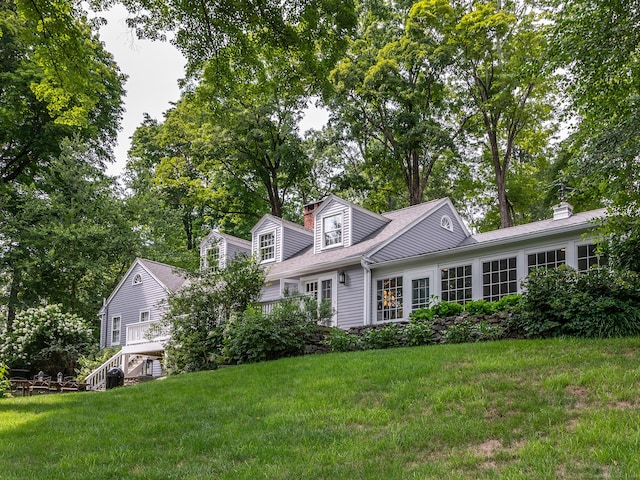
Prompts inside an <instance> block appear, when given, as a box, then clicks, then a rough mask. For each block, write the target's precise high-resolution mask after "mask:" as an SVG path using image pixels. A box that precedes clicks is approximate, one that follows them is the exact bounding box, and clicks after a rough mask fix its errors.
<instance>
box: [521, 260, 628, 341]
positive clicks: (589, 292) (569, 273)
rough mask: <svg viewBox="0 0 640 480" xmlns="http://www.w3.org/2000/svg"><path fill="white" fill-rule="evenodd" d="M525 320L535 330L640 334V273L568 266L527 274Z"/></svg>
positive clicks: (545, 333)
mask: <svg viewBox="0 0 640 480" xmlns="http://www.w3.org/2000/svg"><path fill="white" fill-rule="evenodd" d="M524 286H525V288H526V292H525V294H524V295H523V297H522V316H521V319H520V325H519V326H521V327H522V328H523V329H524V330H525V331H526V332H527V334H528V335H529V336H557V335H569V336H579V337H598V338H604V337H617V336H626V335H638V334H640V279H639V278H638V276H637V275H636V274H634V273H630V272H626V273H620V272H614V271H613V270H611V269H608V268H591V269H589V270H588V271H586V272H576V271H574V270H572V269H570V268H568V267H565V266H562V267H559V268H557V269H549V270H542V269H539V270H535V271H533V272H531V274H530V275H529V277H528V278H527V279H526V280H525V282H524Z"/></svg>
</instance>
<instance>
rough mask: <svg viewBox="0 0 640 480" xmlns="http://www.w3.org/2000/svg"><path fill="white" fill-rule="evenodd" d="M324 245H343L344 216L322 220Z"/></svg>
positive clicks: (338, 215) (333, 216) (339, 215)
mask: <svg viewBox="0 0 640 480" xmlns="http://www.w3.org/2000/svg"><path fill="white" fill-rule="evenodd" d="M322 244H323V246H325V247H331V246H332V245H342V214H341V213H339V214H337V215H331V216H329V217H324V218H323V219H322Z"/></svg>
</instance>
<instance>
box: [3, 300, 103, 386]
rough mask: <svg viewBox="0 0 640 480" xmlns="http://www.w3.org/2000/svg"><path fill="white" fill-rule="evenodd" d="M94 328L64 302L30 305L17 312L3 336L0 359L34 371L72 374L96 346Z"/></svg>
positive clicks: (13, 366) (15, 366)
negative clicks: (10, 326) (63, 308)
mask: <svg viewBox="0 0 640 480" xmlns="http://www.w3.org/2000/svg"><path fill="white" fill-rule="evenodd" d="M94 343H95V341H94V337H93V332H92V330H91V327H89V325H87V324H86V323H85V322H84V321H83V320H82V319H81V318H80V317H78V316H77V315H75V314H70V313H64V312H63V311H62V306H61V305H47V306H44V307H39V308H30V309H28V310H25V311H23V312H20V313H18V314H16V317H15V319H14V321H13V324H12V329H11V331H6V330H5V331H4V332H2V334H1V337H0V360H2V361H3V362H5V363H6V364H7V365H9V366H10V367H12V368H28V369H30V370H31V371H32V372H37V371H40V370H42V371H44V372H45V373H49V374H56V373H57V372H63V373H66V374H73V373H74V367H75V364H76V361H77V359H78V357H79V356H80V355H83V354H85V353H86V352H87V351H89V350H91V349H92V348H93V347H94Z"/></svg>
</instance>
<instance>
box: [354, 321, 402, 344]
mask: <svg viewBox="0 0 640 480" xmlns="http://www.w3.org/2000/svg"><path fill="white" fill-rule="evenodd" d="M398 345H400V332H399V330H398V325H397V324H395V323H388V324H386V325H384V326H383V327H380V328H372V329H370V330H367V331H366V332H365V333H364V334H362V335H361V336H360V348H361V349H362V350H376V349H381V348H391V347H397V346H398Z"/></svg>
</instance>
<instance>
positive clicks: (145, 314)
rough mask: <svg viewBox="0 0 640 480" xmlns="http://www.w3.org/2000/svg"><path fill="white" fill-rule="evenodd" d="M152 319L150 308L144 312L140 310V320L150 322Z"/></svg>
mask: <svg viewBox="0 0 640 480" xmlns="http://www.w3.org/2000/svg"><path fill="white" fill-rule="evenodd" d="M150 319H151V312H150V311H149V310H145V311H144V312H140V321H141V322H148V321H149V320H150Z"/></svg>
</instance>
